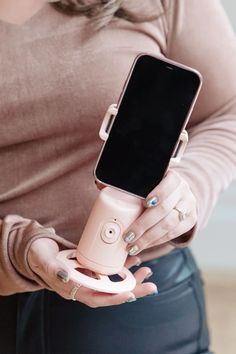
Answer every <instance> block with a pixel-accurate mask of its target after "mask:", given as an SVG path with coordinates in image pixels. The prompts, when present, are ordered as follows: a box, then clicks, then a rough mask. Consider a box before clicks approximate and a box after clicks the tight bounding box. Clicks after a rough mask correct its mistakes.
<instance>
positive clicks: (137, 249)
mask: <svg viewBox="0 0 236 354" xmlns="http://www.w3.org/2000/svg"><path fill="white" fill-rule="evenodd" d="M138 251H139V248H138V246H137V245H134V246H133V247H131V248H130V249H129V250H128V253H129V255H130V256H134V255H135V254H136V253H137V252H138Z"/></svg>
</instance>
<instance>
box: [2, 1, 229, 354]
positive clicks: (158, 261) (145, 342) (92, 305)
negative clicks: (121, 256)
mask: <svg viewBox="0 0 236 354" xmlns="http://www.w3.org/2000/svg"><path fill="white" fill-rule="evenodd" d="M43 2H44V1H42V0H34V1H33V0H24V5H25V7H24V6H22V4H23V1H22V2H21V6H19V2H17V0H10V2H9V0H8V2H6V0H2V4H3V6H2V8H1V7H0V15H1V11H2V19H3V20H7V19H8V20H9V21H10V22H12V23H7V22H1V23H0V33H1V34H0V43H1V44H0V45H1V77H2V80H1V88H2V89H1V92H2V95H1V106H0V107H1V115H0V117H1V118H0V119H1V150H0V161H1V187H0V188H1V189H0V196H1V238H0V294H1V295H3V296H1V297H0V307H1V314H2V323H1V332H0V333H1V339H0V343H1V353H4V354H12V353H17V354H32V353H36V354H44V353H52V354H54V353H56V354H74V353H81V354H91V353H96V354H104V353H109V354H118V353H120V352H123V353H124V354H130V353H135V354H144V353H145V354H153V353H155V354H170V353H171V354H173V353H175V354H177V353H181V354H193V353H196V354H197V353H198V354H199V353H204V354H207V353H210V351H209V339H208V333H207V325H206V315H205V309H204V297H203V292H202V282H201V277H200V274H199V270H198V268H197V266H196V264H195V262H194V259H193V257H192V255H191V253H190V251H189V249H188V248H187V247H186V246H187V245H188V243H189V242H190V240H191V239H192V237H193V236H194V235H195V234H196V233H197V231H198V230H199V229H201V228H202V227H203V226H204V225H205V224H206V222H207V220H208V218H209V215H210V213H211V210H212V208H213V206H214V205H215V203H216V200H217V198H218V195H219V193H220V192H221V191H222V190H223V189H225V188H226V187H227V186H228V184H229V183H230V182H231V180H232V179H233V178H234V177H235V175H236V157H235V156H236V147H235V144H234V141H235V132H236V119H235V118H236V98H235V96H236V83H235V80H234V79H233V77H234V73H235V67H234V65H233V64H234V62H235V54H236V44H235V37H234V34H233V31H232V29H231V27H230V25H229V22H228V20H227V18H226V16H225V13H224V11H223V9H222V6H221V4H220V3H219V2H218V1H211V0H206V1H203V0H192V1H191V2H190V1H187V0H182V1H178V0H176V1H169V0H166V1H159V0H155V1H154V0H149V1H146V2H145V6H144V5H142V2H141V1H119V0H118V1H117V0H111V1H97V2H95V1H92V0H91V1H85V2H82V1H79V0H71V1H70V0H61V1H59V2H56V3H55V4H43ZM10 3H11V5H12V6H13V7H12V8H11V9H10V12H8V10H9V8H7V6H6V5H7V4H10ZM83 3H85V5H84V4H83ZM43 5H44V6H43ZM12 9H14V15H13V16H10V17H9V13H10V14H12V13H13V12H12V11H13V10H12ZM26 9H27V10H26ZM56 10H59V11H56ZM68 14H69V15H71V16H68ZM74 14H79V15H80V16H79V17H78V16H72V15H74ZM30 16H31V18H30ZM32 16H33V17H32ZM13 23H15V24H13ZM16 23H18V24H19V23H21V26H19V25H16ZM140 52H146V53H149V54H154V55H160V56H163V57H168V58H170V59H173V60H175V61H178V62H181V63H183V64H186V65H188V66H190V67H193V68H195V69H197V70H199V71H200V72H201V74H202V75H203V79H204V85H203V88H202V91H201V94H200V97H199V99H198V102H197V104H196V107H195V109H194V112H193V114H192V116H191V119H190V121H189V125H188V130H189V134H190V142H189V145H188V147H187V150H186V152H185V155H184V158H183V160H182V162H181V164H180V165H179V166H176V167H173V168H172V169H171V170H170V171H169V173H168V174H167V175H166V177H165V178H164V179H163V181H162V182H161V183H160V184H159V185H158V186H157V187H156V188H155V189H154V190H153V191H152V192H151V193H150V195H148V196H147V198H146V205H145V206H146V209H145V211H144V213H143V214H142V215H141V217H140V218H139V219H138V220H136V221H135V222H134V223H133V224H132V225H131V227H130V228H129V230H127V234H126V235H124V238H125V240H126V242H127V249H128V250H129V254H130V257H129V259H128V261H127V265H128V266H130V267H131V266H133V267H134V268H133V270H134V271H136V272H135V277H136V279H137V282H138V285H137V287H136V288H135V289H134V291H133V292H131V293H130V292H129V293H124V294H120V295H109V294H105V293H96V292H94V291H92V290H91V289H87V288H85V287H79V288H78V287H77V288H76V284H75V283H73V282H72V281H71V280H70V279H69V277H68V273H67V272H66V270H65V269H64V268H63V265H62V264H60V262H58V261H55V256H56V254H57V253H58V251H59V250H61V249H65V248H75V247H76V245H77V244H78V241H79V238H80V235H81V233H82V231H83V227H84V225H85V222H86V219H87V217H88V215H89V210H90V208H91V206H92V204H93V202H94V200H95V198H96V196H97V191H96V188H95V187H94V181H93V176H92V170H93V167H94V164H95V161H96V159H97V156H98V152H99V150H100V147H101V142H100V141H99V138H98V130H99V126H100V124H101V120H102V118H103V116H104V113H105V111H106V109H107V107H108V106H109V105H110V104H111V103H115V102H117V99H118V97H119V94H120V91H121V89H122V86H123V83H124V80H125V78H126V75H127V73H128V71H129V69H130V66H131V64H132V62H133V59H134V58H135V57H136V55H137V54H139V53H140ZM150 201H152V202H153V201H154V203H150ZM153 204H154V206H152V205H153ZM176 209H177V210H176ZM183 212H184V218H183ZM183 219H184V220H183ZM140 262H142V266H141V267H140ZM151 269H152V272H153V274H152V272H151ZM147 278H149V279H148V281H146V280H147ZM157 286H158V289H159V295H158V296H157ZM146 295H151V296H146ZM71 298H73V300H77V301H75V302H73V301H68V299H71ZM136 298H137V299H138V300H137V301H134V300H135V299H136ZM125 302H128V303H125ZM129 302H132V303H129ZM114 305H116V306H114ZM3 319H4V320H3Z"/></svg>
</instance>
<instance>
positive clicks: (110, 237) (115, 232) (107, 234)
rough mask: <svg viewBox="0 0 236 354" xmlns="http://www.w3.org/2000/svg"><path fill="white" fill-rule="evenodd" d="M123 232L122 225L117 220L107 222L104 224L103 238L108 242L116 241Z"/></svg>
mask: <svg viewBox="0 0 236 354" xmlns="http://www.w3.org/2000/svg"><path fill="white" fill-rule="evenodd" d="M120 234H121V227H120V225H119V224H117V223H116V222H112V221H110V222H107V223H105V224H104V225H103V227H102V231H101V237H102V240H103V241H104V242H106V243H114V242H116V241H117V240H118V238H119V236H120Z"/></svg>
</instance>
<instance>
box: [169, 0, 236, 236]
mask: <svg viewBox="0 0 236 354" xmlns="http://www.w3.org/2000/svg"><path fill="white" fill-rule="evenodd" d="M166 6H167V13H168V26H169V30H168V43H167V45H168V53H167V56H168V57H169V58H172V59H173V60H176V61H179V62H182V63H184V64H186V65H189V66H191V67H193V68H195V69H197V70H199V71H200V73H201V74H202V76H203V87H202V90H201V93H200V96H199V99H198V101H197V104H196V107H195V109H194V111H193V114H192V118H191V119H190V122H189V125H188V131H189V137H190V139H189V144H188V146H187V149H186V151H185V154H184V157H183V159H182V161H181V163H180V164H179V166H177V167H175V168H176V170H177V171H178V172H179V173H180V174H181V175H182V176H183V177H184V178H185V179H186V180H187V182H188V183H189V185H190V187H191V189H192V191H193V193H194V195H195V197H196V198H197V206H198V222H197V225H196V228H195V231H196V230H199V229H201V228H203V227H204V226H205V225H206V223H207V221H208V219H209V216H210V214H211V211H212V209H213V207H214V205H215V203H216V201H217V199H218V197H219V195H220V193H221V192H222V191H223V190H225V188H226V187H227V186H228V185H229V184H230V182H231V181H232V180H233V179H234V178H235V177H236V79H235V78H236V66H235V63H236V38H235V35H234V32H233V30H232V28H231V26H230V23H229V20H228V18H227V16H226V15H225V12H224V10H223V7H222V5H221V3H220V2H219V1H218V0H214V1H212V0H191V1H188V0H176V1H172V0H170V1H167V2H166ZM192 121H194V124H193V123H192ZM195 122H196V123H195ZM177 241H178V240H177ZM179 241H180V242H181V238H180V239H179Z"/></svg>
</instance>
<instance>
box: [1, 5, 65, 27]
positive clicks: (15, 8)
mask: <svg viewBox="0 0 236 354" xmlns="http://www.w3.org/2000/svg"><path fill="white" fill-rule="evenodd" d="M57 1H58V0H51V1H46V0H0V20H2V21H5V22H9V23H13V24H18V25H21V24H23V23H25V22H26V21H27V20H29V19H30V18H31V17H32V16H34V15H35V14H36V13H37V12H38V11H39V10H40V9H41V8H42V7H43V6H44V5H45V3H46V2H57Z"/></svg>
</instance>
